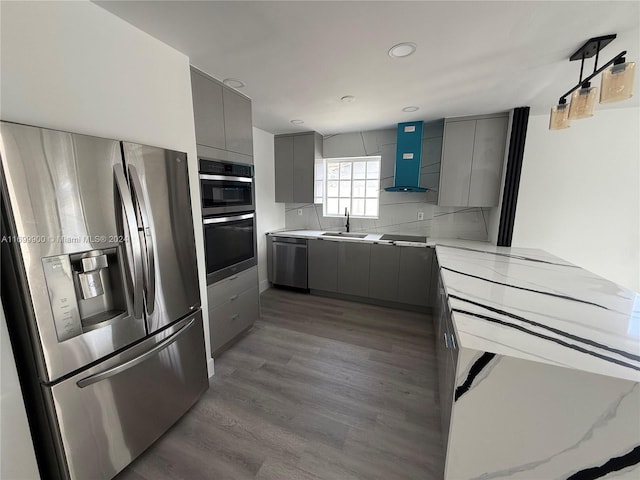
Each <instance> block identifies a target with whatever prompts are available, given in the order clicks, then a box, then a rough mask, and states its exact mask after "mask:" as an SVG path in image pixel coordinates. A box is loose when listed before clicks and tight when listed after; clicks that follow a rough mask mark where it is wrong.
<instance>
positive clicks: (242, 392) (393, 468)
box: [117, 289, 443, 480]
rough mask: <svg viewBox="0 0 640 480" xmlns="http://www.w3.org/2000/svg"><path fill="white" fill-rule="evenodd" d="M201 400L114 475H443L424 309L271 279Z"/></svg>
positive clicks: (123, 479) (315, 479)
mask: <svg viewBox="0 0 640 480" xmlns="http://www.w3.org/2000/svg"><path fill="white" fill-rule="evenodd" d="M261 302H262V319H261V320H260V321H259V322H257V323H256V325H255V326H254V328H253V329H252V330H251V331H250V332H249V333H248V334H247V335H246V336H245V337H244V338H243V339H242V340H240V342H238V343H237V344H236V345H235V346H234V347H232V348H231V349H230V350H228V351H227V352H225V353H224V354H222V355H221V356H220V357H219V358H217V359H216V362H215V367H216V375H215V376H214V377H213V378H212V379H211V385H210V388H209V390H208V391H207V392H206V393H205V394H204V396H203V397H202V398H201V399H200V401H199V402H198V403H197V404H196V405H195V406H194V407H193V408H192V409H191V410H190V411H189V412H188V413H187V414H186V415H185V416H184V417H183V418H182V419H181V420H180V421H179V422H178V423H177V424H176V425H175V426H174V427H173V428H172V429H171V430H170V431H169V432H168V433H167V434H165V435H164V436H163V437H162V438H161V439H160V440H158V441H157V442H156V443H155V444H154V445H153V446H151V448H149V449H148V450H147V451H146V452H145V453H144V454H142V455H141V456H140V457H139V458H138V459H137V460H136V461H134V462H133V463H132V464H131V465H130V466H129V467H127V469H125V470H124V471H123V472H122V473H121V474H120V475H118V477H117V479H118V480H162V479H188V480H198V479H210V480H236V479H237V480H240V479H257V480H289V479H292V480H293V479H295V480H321V479H322V480H355V479H366V480H374V479H381V480H404V479H416V480H417V479H420V480H430V479H434V480H435V479H441V478H442V470H443V456H442V446H441V438H440V412H439V407H438V403H437V400H436V397H437V374H436V357H435V346H434V338H433V337H434V335H433V327H432V323H431V319H430V318H429V317H428V316H427V315H425V314H418V313H412V312H404V311H399V310H392V309H387V308H382V307H377V306H372V305H363V304H359V303H352V302H346V301H342V300H334V299H329V298H322V297H317V296H312V295H305V294H301V293H297V292H291V291H286V290H279V289H269V290H267V291H266V292H264V293H263V294H262V296H261Z"/></svg>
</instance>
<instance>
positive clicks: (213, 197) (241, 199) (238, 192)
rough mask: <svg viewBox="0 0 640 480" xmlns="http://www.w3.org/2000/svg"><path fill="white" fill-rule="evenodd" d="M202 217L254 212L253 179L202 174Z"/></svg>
mask: <svg viewBox="0 0 640 480" xmlns="http://www.w3.org/2000/svg"><path fill="white" fill-rule="evenodd" d="M200 192H201V193H200V195H201V197H202V215H203V216H208V215H217V214H221V213H237V212H246V211H252V210H254V205H253V178H251V177H235V176H227V175H209V174H200Z"/></svg>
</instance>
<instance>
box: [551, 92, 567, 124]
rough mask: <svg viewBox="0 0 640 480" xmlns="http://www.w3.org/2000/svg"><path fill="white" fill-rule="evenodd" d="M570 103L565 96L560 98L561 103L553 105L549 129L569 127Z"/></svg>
mask: <svg viewBox="0 0 640 480" xmlns="http://www.w3.org/2000/svg"><path fill="white" fill-rule="evenodd" d="M570 126H571V122H570V121H569V105H567V101H566V100H565V99H564V98H561V99H560V103H558V105H555V106H553V107H551V118H550V119H549V130H562V129H563V128H569V127H570Z"/></svg>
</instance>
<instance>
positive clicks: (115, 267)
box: [42, 248, 128, 342]
mask: <svg viewBox="0 0 640 480" xmlns="http://www.w3.org/2000/svg"><path fill="white" fill-rule="evenodd" d="M121 252H122V251H121V249H119V248H107V249H101V250H90V251H88V252H83V253H74V254H71V255H57V256H54V257H46V258H43V259H42V265H43V267H44V273H45V278H46V281H47V289H48V291H49V300H50V302H51V310H52V312H53V318H54V322H55V326H56V333H57V335H58V341H60V342H62V341H64V340H67V339H69V338H72V337H75V336H77V335H81V334H83V333H85V332H88V331H90V330H94V329H96V328H101V327H104V326H107V325H109V324H111V322H112V321H113V320H115V319H118V318H120V317H122V316H124V315H126V314H127V311H128V308H127V300H126V292H125V290H124V288H125V287H124V285H125V282H124V277H123V275H122V269H123V262H122V261H121V258H120V257H121Z"/></svg>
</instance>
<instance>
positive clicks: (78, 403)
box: [0, 122, 208, 480]
mask: <svg viewBox="0 0 640 480" xmlns="http://www.w3.org/2000/svg"><path fill="white" fill-rule="evenodd" d="M0 155H1V157H2V244H1V245H2V264H1V266H2V268H1V270H2V284H1V292H2V303H3V306H4V308H5V313H6V318H7V324H8V328H9V333H10V336H11V341H12V344H13V346H14V351H15V352H16V353H15V355H16V363H17V365H18V371H19V377H20V383H21V387H22V390H23V394H24V397H25V403H26V406H27V413H28V418H29V424H30V428H31V431H32V437H33V439H34V444H35V449H36V456H37V458H38V463H39V466H40V470H41V473H42V475H43V477H44V478H72V479H79V480H86V479H108V478H112V477H113V476H115V475H116V474H117V473H118V472H119V471H120V470H122V469H123V468H124V467H125V466H126V465H127V464H129V463H130V462H131V460H133V459H134V458H135V457H136V456H138V455H139V454H140V453H141V452H142V451H144V450H145V449H146V448H147V447H148V446H149V445H151V443H153V442H154V441H155V440H156V439H157V438H158V437H160V436H161V435H162V434H163V433H164V432H165V431H166V430H167V429H168V428H169V427H170V426H171V425H172V424H173V423H175V422H176V421H177V420H178V419H179V418H180V417H181V416H182V415H183V414H184V413H185V412H186V411H187V410H188V409H189V408H190V407H191V406H192V405H193V404H194V403H195V402H196V400H197V399H198V397H199V396H200V395H201V394H202V393H203V392H204V391H205V390H206V389H207V387H208V382H207V372H206V358H205V349H204V334H203V327H202V314H201V309H200V294H199V288H198V276H197V267H196V253H195V252H196V250H195V241H194V233H193V222H192V213H191V200H190V195H189V181H188V175H187V161H186V160H187V159H186V154H184V153H180V152H174V151H170V150H165V149H161V148H156V147H150V146H144V145H137V144H133V143H127V142H119V141H116V140H109V139H104V138H97V137H91V136H86V135H78V134H73V133H68V132H61V131H54V130H48V129H42V128H36V127H31V126H26V125H20V124H15V123H9V122H1V123H0Z"/></svg>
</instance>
